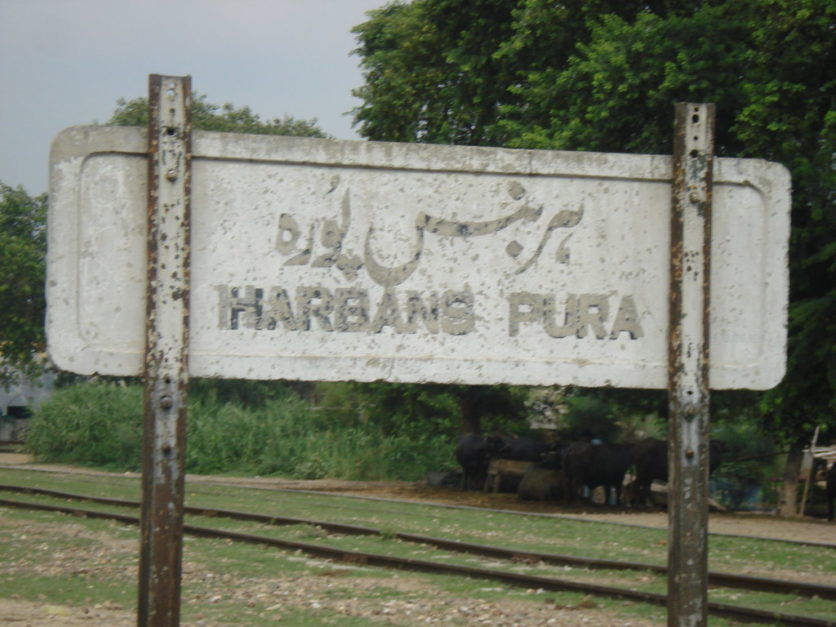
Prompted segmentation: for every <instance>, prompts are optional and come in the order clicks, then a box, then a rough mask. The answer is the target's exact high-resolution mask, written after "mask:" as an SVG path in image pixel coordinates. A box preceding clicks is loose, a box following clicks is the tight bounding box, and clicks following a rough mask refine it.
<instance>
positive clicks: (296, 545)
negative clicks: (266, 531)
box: [0, 499, 836, 627]
mask: <svg viewBox="0 0 836 627" xmlns="http://www.w3.org/2000/svg"><path fill="white" fill-rule="evenodd" d="M0 506H5V507H16V508H20V509H30V510H35V511H44V512H52V513H58V514H65V515H69V516H78V517H84V518H91V519H99V520H115V521H117V522H121V523H124V524H131V525H139V523H140V520H139V518H138V517H136V516H128V515H125V514H114V513H111V512H100V511H95V510H88V509H81V508H76V507H65V506H60V505H47V504H44V503H33V502H26V501H14V500H10V499H0ZM183 533H186V534H189V535H192V536H197V537H203V538H217V539H225V540H233V541H237V542H246V543H249V544H260V545H266V546H272V547H275V548H279V549H282V550H290V551H301V552H303V553H306V554H308V555H312V556H315V557H320V558H325V559H331V560H335V561H340V562H346V563H349V564H361V565H364V566H373V567H378V568H393V569H398V570H407V571H412V572H424V573H433V574H446V575H457V576H463V577H472V578H477V579H486V580H492V581H498V582H501V583H505V584H508V585H512V586H521V587H525V588H535V589H543V590H550V591H553V592H555V591H564V592H565V591H569V592H580V593H584V594H590V593H591V594H597V595H601V596H606V597H610V598H617V599H625V600H632V601H640V602H643V603H649V604H652V605H658V606H666V605H667V602H668V599H667V595H664V594H657V593H652V592H641V591H638V590H630V589H626V588H616V587H613V586H601V585H597V584H590V583H580V582H576V581H570V580H565V579H558V578H555V577H544V576H537V575H522V574H518V573H510V572H506V571H500V570H493V569H486V568H479V567H473V566H462V565H456V564H444V563H440V562H433V561H429V560H419V559H412V558H399V557H392V556H388V555H378V554H375V553H365V552H362V551H352V550H346V549H338V548H333V547H327V546H323V545H319V544H311V543H308V542H297V541H292V540H282V539H278V538H271V537H267V536H259V535H254V534H248V533H240V532H234V531H226V530H221V529H212V528H210V527H199V526H196V525H188V524H184V525H183ZM708 613H709V614H711V615H713V616H719V617H724V618H728V619H732V620H739V621H744V622H759V623H770V624H780V625H792V626H799V627H806V626H810V627H836V621H829V620H824V619H818V618H812V617H809V616H797V615H790V614H783V613H781V612H771V611H766V610H758V609H754V608H747V607H739V606H735V605H729V604H725V603H714V602H709V603H708Z"/></svg>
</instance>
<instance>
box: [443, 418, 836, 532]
mask: <svg viewBox="0 0 836 627" xmlns="http://www.w3.org/2000/svg"><path fill="white" fill-rule="evenodd" d="M724 453H726V446H725V445H724V444H723V442H722V441H720V440H711V441H710V442H709V446H708V458H709V474H711V473H712V472H714V470H715V469H716V468H717V467H718V466H719V465H720V463H721V462H722V461H723V455H724ZM456 459H457V460H458V463H459V465H460V466H461V473H460V477H459V476H458V473H457V477H456V482H457V483H458V484H459V485H460V486H461V487H463V488H464V489H465V490H483V489H485V490H488V489H489V488H488V486H493V487H494V489H496V488H497V487H500V486H501V487H500V489H501V491H516V492H517V493H518V494H519V495H520V497H521V498H523V499H527V500H542V501H560V500H562V501H563V502H564V503H565V504H567V505H570V504H572V503H574V502H575V501H576V500H578V499H579V498H581V497H582V495H583V494H591V491H592V490H594V489H595V488H597V487H599V486H600V487H603V488H604V495H605V499H606V500H607V501H608V502H613V503H614V504H616V505H624V506H632V507H644V506H647V505H653V504H654V503H653V499H652V492H651V485H652V483H653V482H654V481H663V482H664V481H667V479H668V443H667V442H666V441H665V440H659V439H656V438H646V439H643V440H640V441H639V442H636V443H633V444H610V443H606V442H601V441H599V440H591V441H579V442H572V443H564V442H544V441H539V440H535V439H532V438H525V437H507V436H500V435H480V434H475V433H469V434H467V435H464V436H462V437H461V438H459V441H458V444H457V445H456ZM514 462H517V465H516V466H515V467H514V466H513V463H514ZM519 462H528V463H522V464H520V463H519ZM506 471H507V472H506ZM628 473H629V474H628ZM625 477H628V481H627V482H626V485H625ZM500 480H501V481H500ZM493 481H495V483H492V482H493ZM827 493H828V494H827V496H828V515H829V518H831V519H832V518H833V500H834V498H836V464H834V465H833V466H832V467H831V470H830V472H828V480H827Z"/></svg>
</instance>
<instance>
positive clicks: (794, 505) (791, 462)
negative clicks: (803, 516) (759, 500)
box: [778, 442, 804, 516]
mask: <svg viewBox="0 0 836 627" xmlns="http://www.w3.org/2000/svg"><path fill="white" fill-rule="evenodd" d="M803 457H804V446H803V445H802V444H800V443H797V442H796V443H794V444H793V445H792V446H791V447H790V451H789V453H787V464H786V466H784V481H783V482H782V484H781V495H780V497H779V499H778V514H779V515H781V516H798V477H799V475H800V474H801V460H802V459H803Z"/></svg>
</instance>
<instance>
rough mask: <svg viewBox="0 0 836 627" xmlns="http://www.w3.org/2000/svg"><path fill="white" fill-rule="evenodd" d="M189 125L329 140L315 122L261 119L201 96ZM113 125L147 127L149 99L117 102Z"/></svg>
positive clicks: (195, 99) (194, 100)
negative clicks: (211, 101)
mask: <svg viewBox="0 0 836 627" xmlns="http://www.w3.org/2000/svg"><path fill="white" fill-rule="evenodd" d="M191 113H192V126H193V127H194V128H196V129H200V130H203V131H221V132H225V133H253V134H256V135H292V136H296V137H328V135H327V134H326V133H325V132H324V131H323V130H322V129H321V128H319V126H317V124H316V120H297V119H295V118H292V117H290V116H284V117H283V118H281V119H279V118H273V119H272V120H262V119H261V117H260V116H259V115H258V114H257V113H253V112H252V110H251V109H250V108H249V107H241V108H236V107H235V106H234V105H232V104H230V103H225V104H223V105H217V104H212V103H210V102H207V99H206V96H205V95H203V94H194V96H193V98H192V111H191ZM108 123H109V124H113V125H115V126H148V99H147V98H134V99H133V100H125V99H124V98H121V99H119V100H118V101H117V102H116V110H115V111H114V112H113V116H111V118H110V120H109V121H108Z"/></svg>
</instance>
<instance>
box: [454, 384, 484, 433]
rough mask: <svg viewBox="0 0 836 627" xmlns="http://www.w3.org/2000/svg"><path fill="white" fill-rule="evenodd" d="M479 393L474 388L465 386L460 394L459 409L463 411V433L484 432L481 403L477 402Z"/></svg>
mask: <svg viewBox="0 0 836 627" xmlns="http://www.w3.org/2000/svg"><path fill="white" fill-rule="evenodd" d="M476 396H477V393H476V391H475V390H474V389H473V388H470V387H468V388H465V389H463V390H461V391H460V392H459V394H458V397H459V409H460V410H461V413H462V424H461V428H462V435H464V434H466V433H478V434H481V433H482V419H481V415H480V413H479V403H477V402H476Z"/></svg>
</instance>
